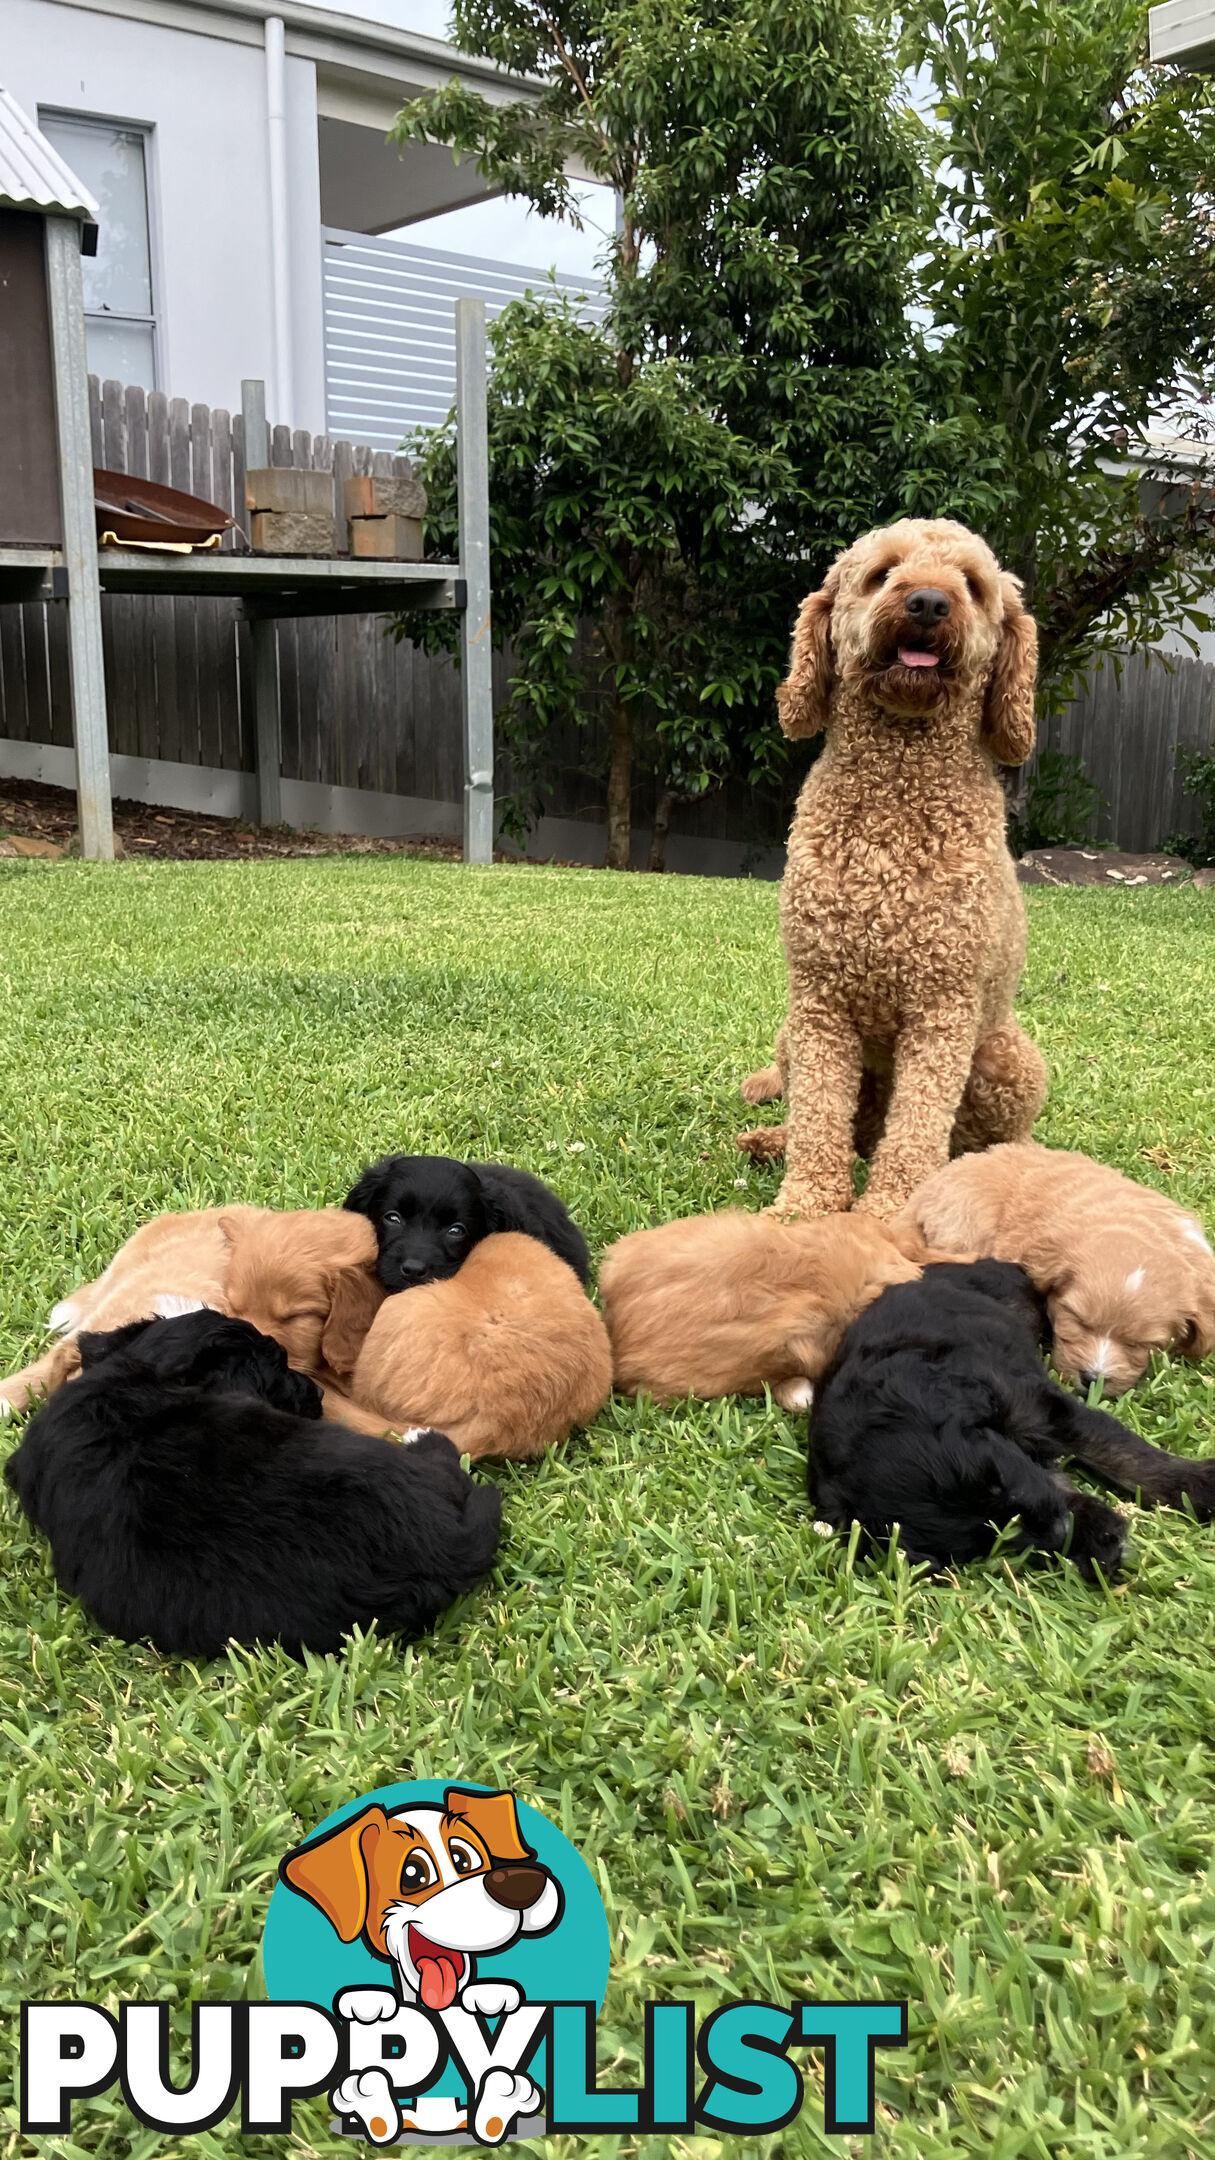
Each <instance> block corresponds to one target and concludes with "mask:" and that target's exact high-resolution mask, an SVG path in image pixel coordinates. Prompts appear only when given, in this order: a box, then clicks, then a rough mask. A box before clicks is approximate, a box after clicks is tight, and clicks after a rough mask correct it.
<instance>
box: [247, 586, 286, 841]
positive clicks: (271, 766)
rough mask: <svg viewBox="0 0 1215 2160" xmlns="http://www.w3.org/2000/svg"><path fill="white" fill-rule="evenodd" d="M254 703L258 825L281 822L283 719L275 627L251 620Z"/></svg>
mask: <svg viewBox="0 0 1215 2160" xmlns="http://www.w3.org/2000/svg"><path fill="white" fill-rule="evenodd" d="M249 634H250V636H251V637H252V639H253V703H254V711H255V713H256V716H257V816H258V822H259V824H261V825H281V824H282V822H283V716H282V708H281V706H280V704H279V694H278V624H277V623H276V622H275V621H274V620H273V618H259V617H257V616H255V617H254V619H253V621H252V622H251V623H250V625H249Z"/></svg>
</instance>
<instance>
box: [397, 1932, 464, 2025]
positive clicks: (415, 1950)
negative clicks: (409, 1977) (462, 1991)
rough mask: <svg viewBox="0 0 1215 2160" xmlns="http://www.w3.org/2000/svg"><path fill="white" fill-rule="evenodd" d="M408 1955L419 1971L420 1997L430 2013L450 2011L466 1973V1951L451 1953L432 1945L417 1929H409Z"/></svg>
mask: <svg viewBox="0 0 1215 2160" xmlns="http://www.w3.org/2000/svg"><path fill="white" fill-rule="evenodd" d="M409 1954H410V1956H411V1958H412V1959H413V1961H414V1964H415V1965H416V1966H417V1969H418V1993H419V1995H420V1996H421V1998H422V2000H423V2002H424V2003H425V2005H426V2007H427V2009H428V2010H448V2009H450V2007H451V2005H452V2003H454V2001H455V1999H456V1989H457V1988H458V1987H459V1985H460V1975H461V1974H462V1973H463V1971H464V1953H463V1951H462V1950H448V1949H446V1948H445V1946H444V1945H443V1944H442V1943H432V1942H431V1941H430V1940H429V1938H428V1937H427V1936H425V1935H422V1934H420V1933H419V1931H418V1929H417V1928H410V1930H409Z"/></svg>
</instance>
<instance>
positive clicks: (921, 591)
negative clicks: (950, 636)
mask: <svg viewBox="0 0 1215 2160" xmlns="http://www.w3.org/2000/svg"><path fill="white" fill-rule="evenodd" d="M903 611H904V613H905V614H907V615H910V617H911V620H912V622H913V623H918V624H919V625H920V627H921V628H922V629H924V630H930V629H931V628H932V627H933V625H934V624H935V623H939V622H944V620H945V617H946V616H947V615H948V613H949V594H948V593H943V592H940V591H938V589H937V587H936V586H935V585H918V586H917V587H916V590H915V591H914V592H910V593H908V595H907V598H906V599H905V600H904V602H903Z"/></svg>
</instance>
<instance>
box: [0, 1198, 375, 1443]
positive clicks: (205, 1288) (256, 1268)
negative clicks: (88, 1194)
mask: <svg viewBox="0 0 1215 2160" xmlns="http://www.w3.org/2000/svg"><path fill="white" fill-rule="evenodd" d="M376 1249H377V1248H376V1240H375V1236H374V1233H373V1232H372V1231H371V1229H370V1228H369V1226H368V1225H367V1224H366V1223H363V1222H360V1221H358V1220H357V1219H353V1218H352V1217H351V1216H349V1215H347V1214H345V1213H344V1212H343V1211H342V1209H340V1208H288V1209H279V1208H261V1207H243V1206H242V1207H230V1208H198V1209H195V1210H193V1211H191V1212H189V1213H185V1214H181V1215H157V1216H155V1217H154V1218H153V1220H152V1221H151V1222H147V1223H144V1224H143V1225H142V1226H141V1228H140V1229H138V1230H136V1231H135V1232H134V1234H133V1235H132V1236H131V1237H129V1238H128V1239H127V1241H126V1244H125V1245H122V1246H120V1247H119V1250H118V1251H117V1252H116V1253H115V1255H114V1258H113V1259H112V1260H111V1262H110V1264H109V1266H108V1267H107V1268H106V1269H105V1271H104V1273H103V1274H101V1275H99V1276H98V1277H97V1278H96V1280H95V1281H93V1282H86V1283H81V1284H80V1286H79V1288H78V1289H76V1290H73V1291H72V1292H71V1294H70V1296H68V1297H66V1298H64V1299H63V1300H62V1301H61V1302H60V1303H59V1304H58V1305H56V1306H55V1308H54V1311H53V1312H52V1313H51V1315H50V1322H49V1324H50V1326H51V1327H53V1328H58V1329H59V1330H60V1331H61V1336H62V1339H61V1340H60V1341H59V1342H57V1343H56V1344H55V1345H54V1347H53V1349H51V1350H48V1351H47V1352H45V1354H44V1355H43V1356H42V1357H40V1358H38V1359H37V1360H36V1361H35V1362H34V1363H33V1364H32V1365H27V1366H26V1367H25V1368H24V1370H23V1371H21V1372H17V1373H10V1375H9V1376H8V1378H7V1379H5V1380H0V1415H3V1413H4V1412H5V1411H6V1410H24V1409H26V1408H28V1406H29V1404H30V1402H31V1401H32V1400H33V1399H34V1398H35V1397H36V1396H38V1395H52V1394H54V1392H55V1389H56V1388H58V1387H61V1386H62V1385H63V1382H64V1381H65V1380H74V1379H75V1377H76V1375H77V1374H78V1373H79V1371H80V1349H79V1337H80V1334H81V1332H82V1330H84V1329H85V1328H87V1329H89V1330H90V1332H91V1333H93V1334H95V1335H100V1334H105V1333H108V1332H110V1331H111V1330H113V1329H114V1328H119V1327H125V1326H126V1325H127V1323H128V1322H129V1321H132V1320H155V1319H168V1318H171V1317H172V1316H173V1315H174V1314H178V1313H184V1312H192V1311H194V1310H196V1309H197V1308H198V1307H200V1306H206V1307H208V1308H209V1309H210V1310H212V1311H214V1312H221V1313H230V1314H232V1315H233V1316H235V1317H237V1318H242V1319H246V1320H249V1321H251V1322H252V1323H253V1325H254V1326H255V1327H257V1328H258V1329H260V1331H261V1333H262V1334H264V1335H271V1336H273V1337H274V1340H275V1341H276V1342H279V1343H281V1344H282V1346H283V1348H284V1350H285V1351H286V1352H287V1356H288V1359H289V1361H290V1363H291V1364H292V1365H293V1366H294V1367H295V1369H296V1370H297V1372H305V1373H308V1374H309V1375H310V1376H311V1378H312V1379H314V1380H315V1381H316V1382H317V1385H318V1386H319V1387H320V1389H321V1390H322V1397H323V1410H324V1415H325V1416H326V1417H331V1418H335V1419H336V1420H337V1421H338V1422H339V1423H341V1424H347V1425H353V1426H355V1427H356V1428H357V1429H358V1430H360V1431H364V1432H379V1431H381V1430H382V1429H383V1423H382V1420H380V1419H378V1418H374V1417H369V1416H368V1415H367V1413H365V1412H363V1411H361V1410H360V1409H359V1406H358V1404H357V1403H354V1402H352V1401H351V1400H350V1397H349V1395H348V1394H347V1393H346V1391H345V1386H344V1376H345V1375H347V1374H349V1372H350V1371H351V1369H352V1367H353V1365H354V1362H355V1359H356V1358H357V1356H358V1353H359V1350H360V1348H361V1347H362V1341H363V1336H364V1335H365V1334H366V1332H367V1329H368V1327H369V1325H370V1323H371V1319H372V1315H373V1314H374V1312H375V1310H376V1308H377V1306H378V1305H379V1304H380V1303H381V1301H382V1299H383V1296H384V1292H383V1290H382V1289H381V1287H380V1285H379V1283H378V1282H377V1280H376V1277H375V1260H376Z"/></svg>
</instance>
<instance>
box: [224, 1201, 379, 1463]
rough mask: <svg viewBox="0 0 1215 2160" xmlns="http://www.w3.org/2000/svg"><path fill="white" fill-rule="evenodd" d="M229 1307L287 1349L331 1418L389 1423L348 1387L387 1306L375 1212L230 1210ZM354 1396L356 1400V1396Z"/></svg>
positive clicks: (366, 1427)
mask: <svg viewBox="0 0 1215 2160" xmlns="http://www.w3.org/2000/svg"><path fill="white" fill-rule="evenodd" d="M219 1227H220V1230H221V1232H222V1233H223V1235H224V1238H225V1240H226V1242H227V1246H228V1266H227V1273H226V1276H225V1289H226V1295H227V1300H228V1310H229V1311H230V1312H232V1313H235V1314H236V1316H237V1317H238V1319H241V1320H248V1321H249V1322H250V1323H251V1325H252V1326H253V1327H255V1328H257V1329H258V1330H259V1331H260V1333H261V1334H263V1335H272V1336H273V1337H274V1340H275V1341H276V1342H279V1343H281V1344H282V1346H283V1348H284V1350H285V1351H286V1353H287V1358H288V1361H289V1363H290V1364H292V1365H294V1367H295V1368H296V1371H297V1372H306V1373H308V1374H309V1375H310V1376H311V1378H312V1379H314V1380H315V1381H316V1382H317V1384H318V1386H319V1387H320V1388H321V1390H322V1393H323V1395H324V1402H325V1415H326V1417H332V1418H336V1419H338V1420H339V1422H340V1423H342V1424H344V1425H353V1426H355V1427H357V1428H358V1430H359V1431H361V1432H383V1431H384V1429H385V1420H384V1418H382V1417H376V1416H373V1415H372V1414H371V1413H370V1412H368V1411H366V1410H363V1409H361V1408H360V1406H359V1402H358V1398H357V1394H354V1393H353V1391H352V1390H350V1388H349V1387H348V1381H349V1377H350V1374H351V1372H352V1371H353V1369H354V1366H355V1362H356V1360H357V1358H358V1355H359V1352H360V1350H361V1349H362V1347H363V1338H364V1336H365V1335H366V1333H367V1330H368V1328H369V1327H370V1326H371V1323H372V1320H373V1319H374V1317H375V1315H376V1313H377V1312H378V1310H379V1308H380V1306H381V1305H382V1303H383V1302H384V1295H385V1293H384V1291H383V1289H382V1287H381V1285H380V1283H379V1282H378V1281H377V1280H376V1274H375V1263H376V1256H377V1253H378V1250H379V1247H378V1242H377V1239H376V1234H375V1231H374V1230H373V1229H372V1227H371V1224H370V1223H369V1222H368V1221H367V1218H366V1216H365V1215H351V1214H348V1213H347V1211H346V1210H345V1208H299V1209H292V1210H290V1211H288V1212H285V1213H281V1214H280V1213H279V1212H278V1211H277V1210H275V1209H273V1208H246V1207H237V1208H225V1209H224V1210H223V1211H222V1213H221V1215H220V1219H219ZM352 1395H353V1399H352Z"/></svg>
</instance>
